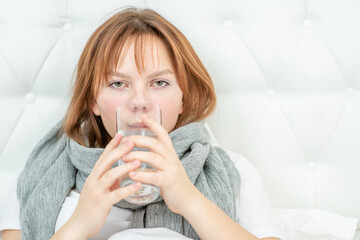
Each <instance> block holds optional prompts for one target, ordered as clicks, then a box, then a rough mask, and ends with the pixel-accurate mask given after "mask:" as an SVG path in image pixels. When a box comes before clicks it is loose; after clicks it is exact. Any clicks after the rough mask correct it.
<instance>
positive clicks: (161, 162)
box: [121, 151, 166, 170]
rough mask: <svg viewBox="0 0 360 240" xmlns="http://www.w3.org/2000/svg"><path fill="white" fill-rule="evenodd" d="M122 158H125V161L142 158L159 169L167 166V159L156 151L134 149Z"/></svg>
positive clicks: (141, 159)
mask: <svg viewBox="0 0 360 240" xmlns="http://www.w3.org/2000/svg"><path fill="white" fill-rule="evenodd" d="M121 160H123V161H124V162H131V161H135V160H140V161H141V162H144V163H147V164H149V165H151V166H152V167H154V168H156V169H159V170H163V169H164V168H166V161H165V159H164V158H163V157H161V156H159V155H158V154H156V153H154V152H147V151H132V152H129V153H128V154H126V155H124V156H123V157H122V158H121Z"/></svg>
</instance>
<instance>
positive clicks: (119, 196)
mask: <svg viewBox="0 0 360 240" xmlns="http://www.w3.org/2000/svg"><path fill="white" fill-rule="evenodd" d="M140 188H141V183H140V182H136V183H133V184H130V185H128V186H126V187H122V188H119V189H116V190H114V191H112V192H111V193H110V195H109V198H110V201H111V204H112V205H114V204H115V203H117V202H119V201H121V200H123V199H124V198H126V197H128V196H130V195H132V194H134V193H136V192H137V191H138V190H139V189H140Z"/></svg>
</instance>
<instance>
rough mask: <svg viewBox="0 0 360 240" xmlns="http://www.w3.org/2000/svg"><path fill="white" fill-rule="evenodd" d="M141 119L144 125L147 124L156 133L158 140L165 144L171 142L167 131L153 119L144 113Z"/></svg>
mask: <svg viewBox="0 0 360 240" xmlns="http://www.w3.org/2000/svg"><path fill="white" fill-rule="evenodd" d="M141 119H142V120H143V122H144V123H145V125H146V126H148V127H149V128H150V129H151V130H152V131H153V132H154V133H155V135H156V137H157V139H159V141H160V142H162V143H164V144H166V145H167V146H168V144H169V143H170V144H172V142H171V139H170V137H169V134H168V132H167V131H166V130H165V128H163V126H161V124H159V123H158V122H157V121H155V120H154V119H151V118H148V117H147V116H146V115H142V116H141Z"/></svg>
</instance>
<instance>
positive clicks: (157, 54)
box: [113, 35, 172, 73]
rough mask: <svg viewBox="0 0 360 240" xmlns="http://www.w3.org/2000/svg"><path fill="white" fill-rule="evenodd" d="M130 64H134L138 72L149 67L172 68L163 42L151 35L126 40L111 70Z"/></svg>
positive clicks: (123, 67) (126, 66) (126, 67)
mask: <svg viewBox="0 0 360 240" xmlns="http://www.w3.org/2000/svg"><path fill="white" fill-rule="evenodd" d="M130 65H131V66H136V68H137V70H138V71H139V72H140V73H142V72H144V71H146V70H149V68H150V69H153V68H155V69H158V68H160V67H167V68H172V62H171V58H170V56H169V52H168V49H167V48H166V46H165V44H164V43H163V41H162V40H161V39H160V38H158V37H156V36H151V35H145V36H138V37H132V38H129V39H128V40H126V42H125V43H124V46H123V48H122V49H121V51H120V54H119V57H118V59H117V64H116V66H114V69H113V70H115V71H117V70H119V69H129V67H130Z"/></svg>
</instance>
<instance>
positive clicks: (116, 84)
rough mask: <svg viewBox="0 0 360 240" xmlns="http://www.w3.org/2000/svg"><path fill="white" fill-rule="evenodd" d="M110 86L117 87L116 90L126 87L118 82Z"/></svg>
mask: <svg viewBox="0 0 360 240" xmlns="http://www.w3.org/2000/svg"><path fill="white" fill-rule="evenodd" d="M110 86H112V87H115V88H123V87H125V83H123V82H120V81H116V82H112V83H110Z"/></svg>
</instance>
